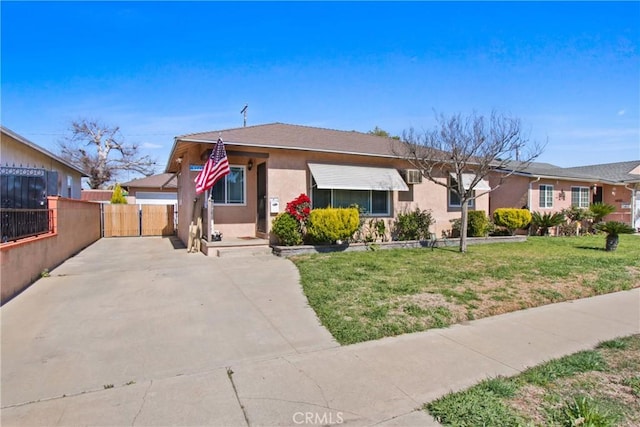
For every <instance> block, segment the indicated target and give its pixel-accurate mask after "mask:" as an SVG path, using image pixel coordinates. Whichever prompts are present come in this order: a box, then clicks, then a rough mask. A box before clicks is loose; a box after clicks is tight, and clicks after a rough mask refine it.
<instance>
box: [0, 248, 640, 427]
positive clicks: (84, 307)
mask: <svg viewBox="0 0 640 427" xmlns="http://www.w3.org/2000/svg"><path fill="white" fill-rule="evenodd" d="M166 245H168V241H162V240H159V239H158V240H155V241H153V240H152V239H149V241H147V239H134V240H131V239H121V240H120V239H118V240H109V241H105V240H101V241H99V242H98V243H97V244H96V245H93V246H91V247H90V248H89V249H87V250H85V251H84V252H82V253H81V254H80V255H78V256H77V257H75V258H73V259H72V260H69V261H68V262H67V263H65V264H64V265H63V266H61V267H60V268H58V269H56V270H54V271H53V272H52V273H53V274H52V276H53V277H50V278H47V279H44V280H42V281H40V282H38V283H36V284H35V285H34V286H33V287H32V288H30V289H29V290H28V291H27V292H25V293H24V294H22V295H20V296H18V297H17V298H15V299H14V300H13V301H11V302H9V303H8V304H7V305H5V306H4V307H2V309H1V310H2V312H1V313H2V333H3V334H2V425H3V426H10V425H11V426H13V425H16V426H17V425H22V426H24V425H29V426H31V425H65V426H66V425H89V424H91V425H117V426H120V425H160V426H164V425H207V426H209V425H219V426H275V425H281V426H290V425H305V424H306V425H329V424H331V425H339V424H343V423H347V424H348V425H381V426H410V425H415V426H425V425H436V423H435V422H434V421H433V420H432V418H431V417H430V416H428V415H427V414H426V413H425V412H424V411H419V410H416V409H417V408H419V407H421V406H422V404H424V403H425V402H428V401H430V400H433V399H435V398H437V397H440V396H442V395H444V394H446V393H448V392H449V391H454V390H460V389H462V388H465V387H466V386H469V385H471V384H474V383H475V382H477V381H479V380H481V379H483V378H486V377H488V376H495V375H512V374H516V373H518V372H520V371H522V370H524V369H525V368H526V367H528V366H532V365H536V364H539V363H541V362H543V361H545V360H548V359H550V358H555V357H559V356H562V355H565V354H569V353H572V352H575V351H578V350H581V349H586V348H591V347H593V346H594V345H595V344H597V343H598V342H600V341H602V340H608V339H612V338H615V337H618V336H626V335H630V334H634V333H640V289H634V290H631V291H625V292H618V293H615V294H609V295H603V296H600V297H594V298H588V299H584V300H579V301H574V302H565V303H560V304H554V305H549V306H544V307H538V308H534V309H529V310H524V311H520V312H514V313H509V314H505V315H501V316H496V317H491V318H486V319H480V320H477V321H472V322H468V323H466V324H463V325H456V326H453V327H450V328H447V329H435V330H430V331H427V332H423V333H417V334H409V335H403V336H399V337H395V338H386V339H382V340H378V341H371V342H366V343H362V344H356V345H352V346H345V347H338V346H337V345H336V344H335V342H334V341H333V340H332V339H331V338H330V337H329V336H328V334H327V332H326V331H325V330H324V328H322V327H320V326H319V325H318V324H317V321H316V319H315V316H314V315H313V313H312V312H310V309H309V308H308V307H307V306H306V303H305V300H304V298H303V297H302V294H301V292H300V287H299V286H298V285H297V273H296V270H295V268H294V267H293V265H292V264H291V263H289V262H288V261H286V260H283V259H279V258H276V257H272V256H267V257H251V258H238V259H235V258H234V259H229V260H227V259H224V258H222V259H216V258H207V257H204V256H203V255H201V254H186V250H184V249H183V250H175V251H174V250H172V249H169V248H168V247H167V246H166ZM123 257H126V258H128V259H129V260H128V261H125V260H123ZM132 260H135V261H132Z"/></svg>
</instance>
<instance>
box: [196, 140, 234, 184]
mask: <svg viewBox="0 0 640 427" xmlns="http://www.w3.org/2000/svg"><path fill="white" fill-rule="evenodd" d="M229 172H230V169H229V160H228V159H227V153H226V152H225V149H224V142H222V139H218V142H217V143H216V146H215V147H214V148H213V151H212V152H211V155H210V156H209V159H208V160H207V162H206V163H205V164H204V167H203V168H202V170H201V171H200V173H199V174H198V176H196V179H195V183H196V194H200V193H203V192H205V191H207V190H208V189H210V188H211V187H213V186H214V185H215V183H216V182H217V181H218V180H219V179H220V178H222V177H224V176H225V175H228V174H229Z"/></svg>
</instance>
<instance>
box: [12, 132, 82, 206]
mask: <svg viewBox="0 0 640 427" xmlns="http://www.w3.org/2000/svg"><path fill="white" fill-rule="evenodd" d="M0 176H1V177H2V188H1V190H2V194H3V196H2V207H4V208H24V209H33V208H36V207H37V206H36V205H41V204H43V203H45V202H46V197H47V196H62V197H66V198H69V199H80V198H81V188H82V182H81V181H82V178H83V177H87V176H88V175H87V174H85V173H84V171H83V170H82V169H80V168H79V167H77V166H75V165H73V164H72V163H70V162H68V161H66V160H65V159H63V158H61V157H59V156H57V155H55V154H53V153H51V152H50V151H48V150H46V149H44V148H42V147H40V146H39V145H38V144H36V143H34V142H32V141H30V140H28V139H27V138H25V137H23V136H21V135H19V134H17V133H15V132H13V131H12V130H10V129H7V128H6V127H4V126H1V127H0Z"/></svg>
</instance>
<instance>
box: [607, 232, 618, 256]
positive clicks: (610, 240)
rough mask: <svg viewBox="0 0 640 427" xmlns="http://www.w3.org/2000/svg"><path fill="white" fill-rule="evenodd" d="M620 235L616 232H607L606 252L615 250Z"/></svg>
mask: <svg viewBox="0 0 640 427" xmlns="http://www.w3.org/2000/svg"><path fill="white" fill-rule="evenodd" d="M619 240H620V237H619V236H618V235H617V234H607V247H606V249H607V252H611V251H615V250H616V249H617V248H618V241H619Z"/></svg>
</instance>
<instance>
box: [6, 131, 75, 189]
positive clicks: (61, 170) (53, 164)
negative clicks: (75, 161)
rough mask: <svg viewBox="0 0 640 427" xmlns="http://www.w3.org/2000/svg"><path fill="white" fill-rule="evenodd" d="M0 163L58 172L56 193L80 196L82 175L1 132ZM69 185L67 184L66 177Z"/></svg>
mask: <svg viewBox="0 0 640 427" xmlns="http://www.w3.org/2000/svg"><path fill="white" fill-rule="evenodd" d="M0 165H2V166H20V167H25V168H35V169H45V170H48V171H56V172H58V195H60V196H64V197H70V198H72V199H80V198H81V190H82V182H81V180H82V175H81V174H80V173H79V172H78V171H76V170H74V169H72V168H70V167H68V166H67V165H65V164H64V163H61V162H59V161H57V160H55V159H54V158H52V157H50V156H47V155H46V154H44V153H41V152H40V151H38V150H35V149H33V148H31V147H29V146H28V145H25V144H23V143H21V142H19V141H17V140H16V139H14V138H13V137H11V136H10V135H7V134H5V133H2V134H1V139H0ZM69 178H70V179H71V186H70V187H69V186H68V179H69Z"/></svg>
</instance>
